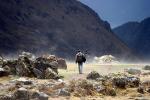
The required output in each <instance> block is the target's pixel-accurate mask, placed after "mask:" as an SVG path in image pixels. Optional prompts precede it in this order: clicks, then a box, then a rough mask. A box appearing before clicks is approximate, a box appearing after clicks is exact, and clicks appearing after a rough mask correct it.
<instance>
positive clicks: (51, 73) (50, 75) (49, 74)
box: [45, 68, 59, 79]
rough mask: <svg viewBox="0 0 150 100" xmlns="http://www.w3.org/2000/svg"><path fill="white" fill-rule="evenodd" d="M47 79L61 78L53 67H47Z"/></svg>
mask: <svg viewBox="0 0 150 100" xmlns="http://www.w3.org/2000/svg"><path fill="white" fill-rule="evenodd" d="M45 79H59V76H58V74H57V73H56V72H55V71H53V70H52V69H51V68H47V69H46V71H45Z"/></svg>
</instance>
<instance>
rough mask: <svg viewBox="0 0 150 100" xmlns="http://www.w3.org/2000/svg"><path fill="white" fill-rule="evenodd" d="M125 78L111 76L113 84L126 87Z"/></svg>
mask: <svg viewBox="0 0 150 100" xmlns="http://www.w3.org/2000/svg"><path fill="white" fill-rule="evenodd" d="M127 84H128V83H127V80H126V78H113V85H114V86H116V87H118V88H123V89H124V88H126V86H127Z"/></svg>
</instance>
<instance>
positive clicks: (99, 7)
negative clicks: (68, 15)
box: [80, 0, 150, 27]
mask: <svg viewBox="0 0 150 100" xmlns="http://www.w3.org/2000/svg"><path fill="white" fill-rule="evenodd" d="M80 1H81V2H83V3H84V4H86V5H88V6H89V7H91V8H92V9H93V10H95V11H96V12H97V13H98V14H99V16H100V17H101V18H102V19H103V20H107V21H108V22H109V23H110V24H111V26H112V27H116V26H118V25H121V24H123V23H125V22H128V21H141V20H143V19H144V18H146V17H150V0H80Z"/></svg>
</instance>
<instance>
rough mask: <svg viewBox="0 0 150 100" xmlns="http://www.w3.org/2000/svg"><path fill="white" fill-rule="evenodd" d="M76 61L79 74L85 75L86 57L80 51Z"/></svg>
mask: <svg viewBox="0 0 150 100" xmlns="http://www.w3.org/2000/svg"><path fill="white" fill-rule="evenodd" d="M75 61H76V63H78V69H79V74H83V63H85V62H86V57H85V55H84V54H83V53H82V52H81V51H80V50H78V52H77V54H76V57H75Z"/></svg>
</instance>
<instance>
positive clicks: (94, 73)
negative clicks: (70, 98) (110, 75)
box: [86, 71, 102, 80]
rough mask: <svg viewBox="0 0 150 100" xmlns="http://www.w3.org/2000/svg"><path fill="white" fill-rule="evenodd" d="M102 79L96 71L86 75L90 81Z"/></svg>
mask: <svg viewBox="0 0 150 100" xmlns="http://www.w3.org/2000/svg"><path fill="white" fill-rule="evenodd" d="M100 77H102V76H101V75H100V74H99V73H98V72H96V71H92V72H90V73H89V74H88V75H87V77H86V78H87V79H92V80H96V79H97V78H100Z"/></svg>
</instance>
